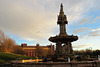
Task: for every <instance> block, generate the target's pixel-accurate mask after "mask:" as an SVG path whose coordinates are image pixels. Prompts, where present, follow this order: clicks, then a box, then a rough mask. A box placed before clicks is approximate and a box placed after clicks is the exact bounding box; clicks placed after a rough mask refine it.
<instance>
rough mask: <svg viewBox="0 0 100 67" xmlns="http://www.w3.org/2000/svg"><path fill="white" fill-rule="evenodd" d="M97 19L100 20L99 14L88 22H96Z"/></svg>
mask: <svg viewBox="0 0 100 67" xmlns="http://www.w3.org/2000/svg"><path fill="white" fill-rule="evenodd" d="M97 20H100V16H97V17H96V18H94V19H93V20H92V21H91V22H89V23H96V21H97Z"/></svg>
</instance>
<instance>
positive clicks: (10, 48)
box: [0, 30, 26, 55]
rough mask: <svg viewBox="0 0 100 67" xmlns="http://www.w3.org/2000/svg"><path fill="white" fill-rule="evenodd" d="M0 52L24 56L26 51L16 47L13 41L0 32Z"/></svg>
mask: <svg viewBox="0 0 100 67" xmlns="http://www.w3.org/2000/svg"><path fill="white" fill-rule="evenodd" d="M0 52H7V53H15V54H21V55H25V54H26V51H24V50H23V49H22V48H21V47H20V46H18V45H17V44H16V43H15V41H14V40H13V39H11V38H10V37H8V36H7V35H5V34H4V32H3V31H2V30H0Z"/></svg>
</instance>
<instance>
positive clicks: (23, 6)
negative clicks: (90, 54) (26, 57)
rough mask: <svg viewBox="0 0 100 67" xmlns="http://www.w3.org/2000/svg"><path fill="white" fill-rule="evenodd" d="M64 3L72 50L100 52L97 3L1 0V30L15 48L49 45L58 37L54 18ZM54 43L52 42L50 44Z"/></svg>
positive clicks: (92, 0) (99, 2)
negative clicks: (50, 38) (53, 37)
mask: <svg viewBox="0 0 100 67" xmlns="http://www.w3.org/2000/svg"><path fill="white" fill-rule="evenodd" d="M61 3H63V6H64V13H65V14H66V16H67V19H68V25H66V28H67V30H66V31H67V33H68V34H69V35H72V34H73V35H77V36H78V37H79V40H78V41H76V42H73V43H72V44H73V48H74V49H87V48H92V49H100V0H0V29H1V30H3V31H4V32H5V33H6V34H7V35H8V36H9V37H11V38H13V39H14V40H15V41H16V43H17V44H18V45H20V44H21V43H27V44H28V45H36V44H37V43H39V44H40V45H49V44H50V43H51V42H49V41H48V38H49V37H50V36H55V35H58V34H59V26H58V25H57V15H58V14H59V11H60V4H61ZM53 44H55V43H53Z"/></svg>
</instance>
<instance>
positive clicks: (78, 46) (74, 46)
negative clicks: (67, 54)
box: [73, 44, 93, 49]
mask: <svg viewBox="0 0 100 67" xmlns="http://www.w3.org/2000/svg"><path fill="white" fill-rule="evenodd" d="M92 45H93V44H85V45H73V48H78V49H80V48H84V47H91V46H92Z"/></svg>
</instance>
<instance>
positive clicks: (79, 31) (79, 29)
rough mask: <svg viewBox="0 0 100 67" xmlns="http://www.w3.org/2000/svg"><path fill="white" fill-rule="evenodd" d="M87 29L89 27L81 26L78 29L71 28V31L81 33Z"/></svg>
mask: <svg viewBox="0 0 100 67" xmlns="http://www.w3.org/2000/svg"><path fill="white" fill-rule="evenodd" d="M89 30H90V28H86V27H82V28H78V29H75V30H73V33H75V34H77V33H83V32H86V31H89Z"/></svg>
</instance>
